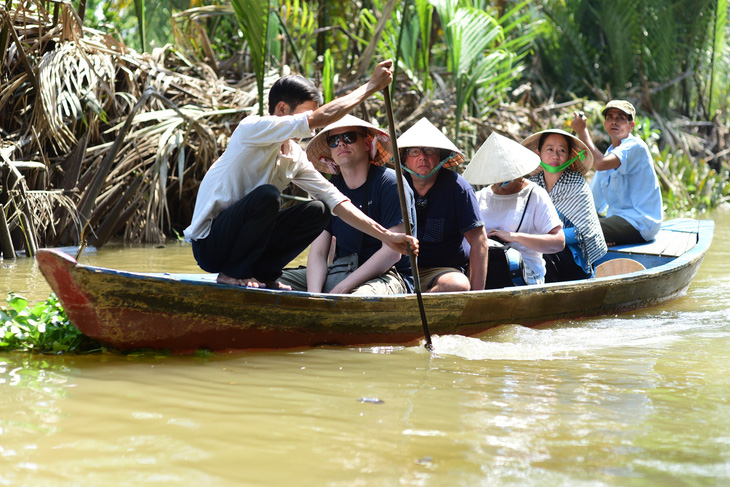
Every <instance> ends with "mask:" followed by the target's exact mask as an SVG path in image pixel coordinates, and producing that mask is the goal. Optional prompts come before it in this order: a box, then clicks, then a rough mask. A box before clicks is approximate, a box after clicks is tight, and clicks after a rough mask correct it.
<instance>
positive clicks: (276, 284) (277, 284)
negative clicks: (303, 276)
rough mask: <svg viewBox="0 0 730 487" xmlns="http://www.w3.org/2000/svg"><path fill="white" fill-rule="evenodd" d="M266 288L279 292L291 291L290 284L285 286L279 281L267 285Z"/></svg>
mask: <svg viewBox="0 0 730 487" xmlns="http://www.w3.org/2000/svg"><path fill="white" fill-rule="evenodd" d="M266 287H267V288H269V289H274V290H278V291H291V286H290V285H288V284H283V283H281V282H279V281H271V282H267V283H266Z"/></svg>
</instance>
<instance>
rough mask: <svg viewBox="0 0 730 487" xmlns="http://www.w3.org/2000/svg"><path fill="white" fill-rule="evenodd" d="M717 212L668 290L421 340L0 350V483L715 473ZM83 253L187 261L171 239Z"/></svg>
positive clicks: (369, 481)
mask: <svg viewBox="0 0 730 487" xmlns="http://www.w3.org/2000/svg"><path fill="white" fill-rule="evenodd" d="M714 218H715V221H716V224H717V228H716V233H715V240H714V243H713V246H712V249H711V250H710V253H709V255H708V257H707V258H706V259H705V262H704V264H703V266H702V269H701V270H700V273H699V274H698V276H697V277H696V278H695V281H694V283H693V285H692V286H691V287H690V290H689V293H688V294H687V296H685V297H683V298H681V299H679V300H677V301H674V302H672V303H670V304H668V305H665V306H662V307H659V308H652V309H648V310H643V311H640V312H636V313H633V314H622V315H618V316H608V317H604V318H600V319H592V320H584V321H571V322H563V323H559V324H555V325H551V326H550V327H547V328H542V329H537V330H533V329H526V328H523V327H518V326H511V327H503V328H501V329H498V330H496V331H494V332H491V333H488V334H485V335H484V336H482V337H481V339H474V338H464V337H458V336H454V337H435V340H434V344H435V347H436V353H435V354H430V353H428V352H427V351H426V350H425V349H424V348H423V347H406V348H403V347H371V348H362V349H347V348H318V349H311V350H304V351H302V350H299V351H286V352H267V353H261V352H257V353H240V354H234V355H216V356H214V357H212V358H207V359H200V358H192V357H150V356H147V357H131V356H130V357H125V356H121V355H110V354H108V355H93V356H41V357H38V356H28V355H23V354H4V355H2V354H0V486H2V485H13V486H16V485H23V486H63V485H69V486H70V485H74V486H97V485H162V484H168V485H216V486H240V485H244V486H270V485H273V486H279V485H282V486H289V485H305V486H310V485H311V486H323V485H324V486H371V485H372V486H404V485H405V486H420V485H428V486H591V487H592V486H604V485H605V486H656V485H662V486H663V485H671V486H673V485H677V486H679V485H690V486H694V485H697V486H700V485H701V486H704V485H730V354H729V353H728V350H729V349H730V311H729V310H730V298H729V297H728V294H729V291H730V251H728V249H727V245H726V243H727V242H730V213H718V214H716V215H715V216H714ZM86 259H88V260H87V262H88V263H91V264H95V265H104V266H107V267H117V268H123V269H128V270H146V271H159V270H162V269H167V270H171V271H181V272H182V271H184V272H189V271H194V270H195V264H194V262H193V261H192V258H191V257H190V251H189V248H188V247H186V246H184V245H178V244H174V245H168V246H167V247H166V248H164V249H158V248H145V249H131V248H124V249H122V248H119V249H115V248H104V249H102V250H101V251H99V252H98V253H97V254H96V255H89V256H88V257H84V258H82V262H83V261H84V260H86ZM10 266H11V267H8V268H6V269H5V270H0V285H1V286H3V288H8V289H13V290H15V291H22V293H24V294H26V295H28V296H31V299H32V300H33V298H34V297H35V298H37V299H36V300H38V299H44V298H45V297H46V296H47V294H48V291H47V288H45V286H44V285H42V284H41V277H40V275H39V274H38V272H37V270H35V267H34V266H33V265H32V261H22V262H21V261H18V262H16V263H13V264H10ZM8 286H9V287H8Z"/></svg>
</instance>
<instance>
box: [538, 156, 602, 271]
mask: <svg viewBox="0 0 730 487" xmlns="http://www.w3.org/2000/svg"><path fill="white" fill-rule="evenodd" d="M530 179H531V180H532V181H534V182H535V183H537V184H538V185H540V186H542V187H543V188H545V189H547V185H546V184H545V174H544V173H543V172H542V171H540V173H538V174H537V175H535V176H532V177H531V178H530ZM548 194H549V195H550V199H552V201H553V204H554V205H555V209H557V210H558V214H559V215H560V219H561V220H562V222H563V227H564V228H566V229H567V228H571V227H575V233H576V236H577V238H578V247H579V249H580V253H581V255H582V256H583V263H584V266H583V270H584V271H585V272H586V273H588V274H591V273H592V269H593V265H594V264H595V262H596V261H597V260H598V259H600V258H601V257H603V256H604V255H606V252H607V251H608V247H606V240H605V239H604V238H603V231H602V230H601V224H600V223H599V222H598V214H597V213H596V206H595V205H594V203H593V196H592V194H591V189H590V187H589V186H588V183H587V182H586V180H585V178H584V177H583V175H582V174H581V173H579V172H577V171H572V170H570V169H567V170H565V171H563V173H562V174H561V175H560V177H559V178H558V180H557V181H556V182H555V184H554V185H553V187H552V189H551V190H550V191H549V192H548Z"/></svg>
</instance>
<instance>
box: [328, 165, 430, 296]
mask: <svg viewBox="0 0 730 487" xmlns="http://www.w3.org/2000/svg"><path fill="white" fill-rule="evenodd" d="M368 177H369V178H370V205H369V207H368V208H367V210H366V208H365V206H366V205H365V204H364V193H365V186H366V185H367V183H364V184H363V185H362V186H360V187H359V188H355V189H350V188H348V187H347V184H345V180H344V179H343V178H342V176H341V175H338V176H335V177H333V178H332V180H331V182H332V184H334V185H335V187H336V188H337V189H339V190H340V191H341V192H342V194H344V195H345V196H347V197H348V198H350V201H351V202H352V204H353V205H355V206H357V207H358V208H360V209H361V210H362V211H363V212H364V213H367V215H368V216H369V217H370V218H372V219H373V220H375V221H376V222H378V223H380V224H381V225H382V226H384V227H385V228H390V227H392V226H395V225H399V224H401V223H403V216H402V215H401V212H400V200H399V198H398V183H397V181H396V176H395V171H393V170H392V169H386V168H384V167H382V166H374V165H372V164H371V166H370V173H369V174H368ZM404 187H405V191H406V202H407V204H408V208H409V212H410V220H411V224H412V225H414V226H415V224H416V213H415V206H414V200H413V190H412V189H411V188H410V186H408V185H407V184H404ZM325 230H327V231H328V232H329V233H330V234H332V235H334V236H335V238H337V247H336V250H335V257H343V256H345V255H350V254H354V253H355V252H357V248H358V245H359V243H360V239H361V238H362V246H361V247H360V253H359V254H358V256H359V257H358V260H359V263H360V265H362V264H363V263H365V261H367V260H368V259H369V258H370V257H372V256H373V254H375V252H377V251H378V250H380V247H382V242H380V240H378V239H375V238H373V237H371V236H370V235H366V234H364V233H362V232H361V231H359V230H357V229H355V228H352V227H351V226H350V225H348V224H347V223H345V222H344V221H343V220H342V219H340V218H337V217H335V216H333V217H332V218H331V219H330V222H329V223H328V224H327V227H326V228H325ZM413 232H414V234H415V232H416V229H415V228H414V230H413ZM395 268H396V269H398V272H399V273H400V274H401V275H402V276H403V279H404V280H405V281H406V284H408V288H409V290H410V291H413V276H412V273H411V261H410V259H409V258H408V256H407V255H403V256H401V259H400V260H399V261H398V262H397V263H396V264H395Z"/></svg>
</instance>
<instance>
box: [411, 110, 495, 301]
mask: <svg viewBox="0 0 730 487" xmlns="http://www.w3.org/2000/svg"><path fill="white" fill-rule="evenodd" d="M398 147H399V148H400V150H401V151H402V154H401V161H403V164H404V165H405V167H404V170H405V171H406V173H407V174H406V179H407V180H408V183H409V184H410V186H411V187H412V188H413V190H414V192H415V193H416V216H417V219H418V225H417V230H418V235H417V236H418V240H419V241H420V249H421V250H420V254H419V256H418V272H419V275H420V278H421V282H423V283H424V289H426V290H428V291H430V292H457V291H468V290H470V289H471V290H481V289H484V282H485V279H486V274H487V235H486V233H485V231H484V222H483V221H482V219H481V216H480V213H479V206H478V205H477V200H476V196H475V195H474V190H473V189H472V187H471V186H470V185H469V183H467V182H466V180H465V179H464V178H463V177H461V176H460V175H459V174H457V173H456V172H454V171H451V170H448V169H444V168H447V167H452V166H457V165H458V164H460V163H462V162H463V161H464V155H463V154H462V153H461V151H459V149H457V148H456V146H455V145H454V144H453V143H452V142H451V141H450V140H449V139H448V138H447V137H446V136H445V135H444V134H443V133H441V131H440V130H439V129H437V128H436V127H435V126H434V125H433V124H432V123H431V122H429V121H428V120H427V119H425V118H422V119H421V120H419V121H418V123H416V124H415V125H414V126H413V127H411V128H410V129H408V130H407V131H406V132H404V133H403V135H401V136H400V138H399V139H398Z"/></svg>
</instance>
